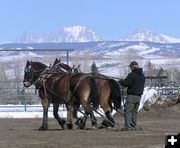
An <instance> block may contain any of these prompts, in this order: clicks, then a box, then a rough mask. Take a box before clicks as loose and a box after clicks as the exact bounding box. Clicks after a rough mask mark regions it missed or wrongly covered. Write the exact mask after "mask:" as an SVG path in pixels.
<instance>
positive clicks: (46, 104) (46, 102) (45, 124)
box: [39, 97, 49, 131]
mask: <svg viewBox="0 0 180 148" xmlns="http://www.w3.org/2000/svg"><path fill="white" fill-rule="evenodd" d="M41 103H42V106H43V123H42V125H41V127H40V128H39V130H40V131H43V130H48V107H49V100H48V98H47V97H44V98H43V99H41Z"/></svg>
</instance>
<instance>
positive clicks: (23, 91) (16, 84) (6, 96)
mask: <svg viewBox="0 0 180 148" xmlns="http://www.w3.org/2000/svg"><path fill="white" fill-rule="evenodd" d="M155 79H156V80H158V81H154V80H152V78H151V80H150V81H149V80H146V86H148V87H150V88H153V89H156V90H157V92H158V94H159V95H179V94H180V86H179V85H178V84H177V82H167V80H166V79H164V80H165V81H164V80H163V81H162V79H157V78H155ZM120 91H121V93H122V97H123V98H126V97H127V94H126V88H124V87H121V90H120ZM35 104H39V107H40V106H41V105H40V104H41V100H40V98H39V96H38V93H35V88H34V86H32V87H30V88H25V87H24V86H23V84H22V81H21V82H20V81H6V82H5V81H0V112H1V111H2V110H1V109H3V108H5V107H7V105H8V106H9V108H13V107H14V108H17V107H19V108H21V109H22V110H23V111H31V110H32V111H33V108H34V107H33V106H32V105H35ZM11 105H16V106H11ZM18 105H21V106H18ZM35 106H36V105H35ZM62 107H63V109H65V107H64V106H63V105H62ZM40 108H41V110H42V107H40ZM12 110H14V109H12Z"/></svg>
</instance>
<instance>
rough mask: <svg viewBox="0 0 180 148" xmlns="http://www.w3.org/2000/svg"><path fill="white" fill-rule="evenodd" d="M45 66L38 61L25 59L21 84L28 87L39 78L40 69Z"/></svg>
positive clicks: (42, 69)
mask: <svg viewBox="0 0 180 148" xmlns="http://www.w3.org/2000/svg"><path fill="white" fill-rule="evenodd" d="M46 67H47V66H46V65H44V64H42V63H40V62H32V61H27V63H26V66H25V68H24V80H23V84H24V86H25V87H30V86H31V85H32V84H34V82H35V81H36V80H37V79H38V78H39V76H40V74H41V72H42V71H44V69H45V68H46Z"/></svg>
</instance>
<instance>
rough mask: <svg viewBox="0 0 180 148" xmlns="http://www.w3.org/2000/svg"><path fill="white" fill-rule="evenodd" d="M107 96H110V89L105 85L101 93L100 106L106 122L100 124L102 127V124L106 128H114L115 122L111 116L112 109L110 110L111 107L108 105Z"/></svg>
mask: <svg viewBox="0 0 180 148" xmlns="http://www.w3.org/2000/svg"><path fill="white" fill-rule="evenodd" d="M109 96H110V88H109V87H108V85H105V87H104V88H103V90H102V93H101V97H100V105H101V107H102V109H103V110H104V112H105V115H106V118H107V119H108V121H106V120H104V121H103V122H102V125H103V124H104V126H105V127H108V126H111V127H114V125H115V122H114V119H113V117H112V114H111V109H112V108H111V105H109Z"/></svg>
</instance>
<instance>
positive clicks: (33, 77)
mask: <svg viewBox="0 0 180 148" xmlns="http://www.w3.org/2000/svg"><path fill="white" fill-rule="evenodd" d="M46 68H47V66H46V65H45V64H42V63H40V62H32V61H27V63H26V67H25V69H24V80H23V84H24V86H25V87H30V86H31V85H33V84H34V85H35V87H36V89H38V91H39V96H40V98H41V102H42V106H43V123H42V126H41V127H40V128H39V130H47V129H48V107H49V104H50V103H53V114H54V117H55V118H56V120H57V121H58V123H59V124H60V125H61V127H62V128H63V126H64V124H65V121H64V120H63V119H60V117H59V116H58V107H59V104H62V103H64V100H62V99H59V98H57V97H56V96H53V95H52V94H50V93H47V90H46V89H45V88H44V85H43V84H40V83H38V81H37V80H38V79H39V77H40V75H41V73H42V72H43V71H44V70H45V69H46ZM46 76H47V77H50V76H51V74H47V75H46ZM43 79H44V82H45V79H46V78H45V77H44V78H43ZM57 79H59V77H58V78H57ZM66 81H67V82H69V80H68V79H66V80H64V81H63V82H62V84H61V85H64V86H65V87H68V86H67V85H68V83H66ZM44 82H43V83H44ZM53 83H55V82H53ZM49 85H50V84H48V86H49ZM59 93H65V94H63V95H62V96H61V97H62V98H63V97H64V98H66V97H67V96H66V95H67V94H68V92H67V90H63V89H61V92H59Z"/></svg>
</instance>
